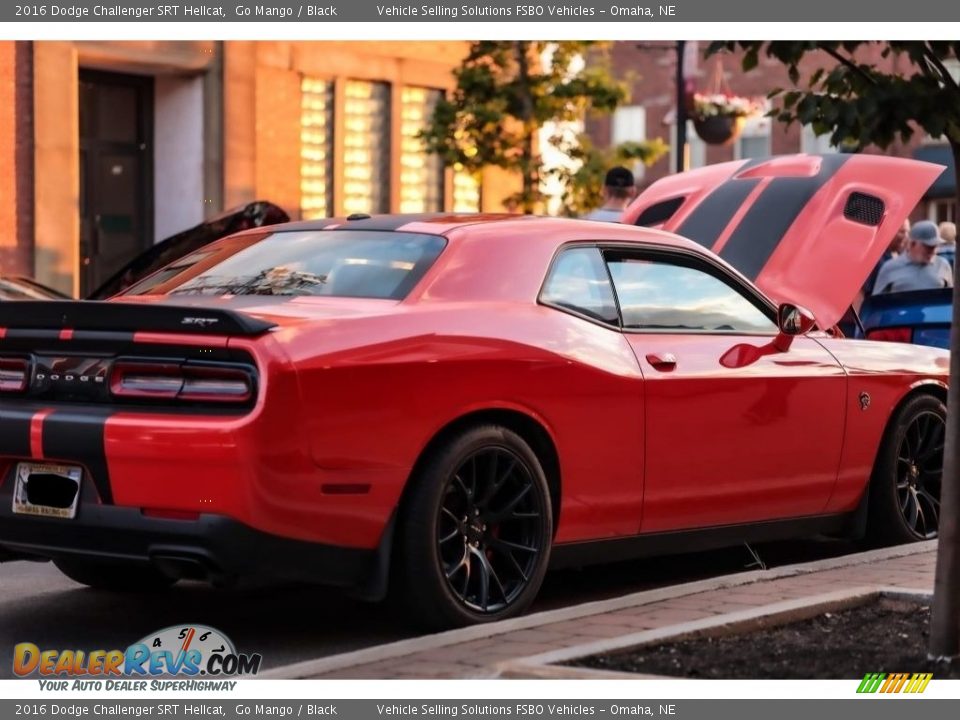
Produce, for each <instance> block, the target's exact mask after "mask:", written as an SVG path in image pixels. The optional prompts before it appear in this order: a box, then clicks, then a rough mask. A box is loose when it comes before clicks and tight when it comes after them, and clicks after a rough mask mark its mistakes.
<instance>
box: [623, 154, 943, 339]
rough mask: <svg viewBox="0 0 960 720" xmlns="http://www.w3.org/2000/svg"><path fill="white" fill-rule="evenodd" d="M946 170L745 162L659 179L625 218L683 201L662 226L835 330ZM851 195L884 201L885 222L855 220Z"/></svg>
mask: <svg viewBox="0 0 960 720" xmlns="http://www.w3.org/2000/svg"><path fill="white" fill-rule="evenodd" d="M942 171H943V168H942V167H940V166H939V165H934V164H931V163H922V162H909V163H904V162H903V161H902V160H901V159H900V158H890V157H885V156H882V155H824V156H821V155H789V156H784V157H777V158H768V159H764V160H762V161H750V160H740V161H736V162H730V163H722V164H720V165H712V166H709V167H705V168H701V169H698V170H693V171H690V172H686V173H682V174H679V175H672V176H669V177H666V178H663V179H662V180H659V181H658V182H656V183H654V184H653V185H651V186H650V187H649V188H648V189H647V190H646V191H644V192H643V193H642V194H641V195H640V197H638V198H637V199H636V200H634V201H633V203H631V205H630V207H629V208H627V210H626V212H625V213H624V216H623V218H622V222H624V223H626V224H630V225H633V224H636V223H637V221H638V219H640V218H641V216H642V215H643V213H644V211H647V210H649V209H650V208H651V207H653V206H655V205H657V204H659V203H663V202H666V201H673V200H676V201H678V202H680V201H682V202H681V204H680V205H679V207H678V208H677V209H676V210H675V211H674V212H673V214H672V215H670V217H669V218H667V219H666V220H665V221H664V222H660V223H656V226H657V227H661V228H662V229H664V230H669V231H671V232H676V233H678V234H680V235H683V236H685V237H689V238H692V239H694V240H697V241H698V242H700V243H701V244H702V245H703V246H704V247H706V248H708V249H709V250H711V251H712V252H714V253H716V254H717V255H719V256H720V257H721V258H723V259H724V260H726V261H727V262H729V263H730V264H731V265H733V266H734V267H736V268H737V269H739V270H740V271H741V272H742V273H743V274H744V275H746V276H747V277H748V278H749V279H750V280H752V281H753V282H754V283H755V284H756V285H757V287H759V288H760V289H761V290H763V291H764V293H766V294H767V295H768V296H769V297H770V298H771V299H772V300H774V301H776V302H796V303H799V304H800V305H803V306H805V307H807V308H808V309H809V310H811V311H812V312H813V314H814V316H815V317H816V318H817V321H818V322H819V324H820V326H821V327H832V326H834V325H836V324H837V322H839V320H840V318H842V317H843V315H844V313H845V312H846V311H847V308H849V307H850V302H851V299H852V298H853V297H854V296H855V295H856V292H857V290H859V288H860V286H861V285H862V284H863V281H864V279H865V278H866V277H867V275H868V274H869V273H870V270H871V269H873V267H874V265H876V263H877V261H878V260H879V259H880V256H881V255H882V254H883V252H884V250H886V248H887V246H888V245H889V240H890V239H891V238H892V237H893V235H894V234H895V233H896V231H897V229H898V228H899V227H901V226H902V225H903V221H904V219H905V218H906V217H907V216H908V215H909V214H910V212H911V211H912V210H913V208H914V207H916V205H917V203H918V202H919V201H920V199H921V198H922V197H923V194H924V193H925V192H926V191H927V188H929V187H930V185H932V184H933V182H934V181H935V180H936V178H937V177H939V175H940V173H941V172H942ZM853 193H860V194H861V195H866V196H870V197H873V198H878V199H879V200H881V201H882V203H883V205H882V207H879V208H878V212H879V216H880V221H879V224H876V225H871V224H865V223H863V222H858V221H857V220H855V219H851V218H850V217H849V215H850V214H851V213H850V212H849V209H848V207H847V204H848V201H849V199H850V197H851V194H853Z"/></svg>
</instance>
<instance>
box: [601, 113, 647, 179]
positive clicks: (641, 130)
mask: <svg viewBox="0 0 960 720" xmlns="http://www.w3.org/2000/svg"><path fill="white" fill-rule="evenodd" d="M646 139H647V109H646V108H645V107H644V106H643V105H627V106H626V107H619V108H617V109H616V110H614V111H613V117H612V118H611V120H610V142H611V144H612V145H614V146H616V145H620V144H622V143H626V142H643V141H644V140H646ZM631 170H633V176H634V178H635V179H636V180H638V181H639V180H642V179H643V176H644V173H645V172H646V167H645V166H644V164H643V163H642V162H640V161H637V162H635V163H633V167H632V168H631Z"/></svg>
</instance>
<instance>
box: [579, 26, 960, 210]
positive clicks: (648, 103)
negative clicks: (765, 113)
mask: <svg viewBox="0 0 960 720" xmlns="http://www.w3.org/2000/svg"><path fill="white" fill-rule="evenodd" d="M708 44H709V43H708V42H700V43H689V42H688V43H687V45H688V51H687V53H686V58H687V63H688V71H689V70H690V66H691V65H692V66H693V69H692V72H688V77H692V81H693V86H694V89H696V90H699V91H709V90H711V89H712V88H711V84H712V82H713V78H714V73H715V71H716V67H715V66H716V63H717V62H718V61H717V58H716V57H711V58H704V57H703V52H702V51H703V49H705V48H706V46H707V45H708ZM676 46H677V44H676V43H675V42H643V43H638V42H616V43H613V47H612V49H611V58H610V61H611V70H612V73H613V75H614V76H615V77H618V78H621V79H627V81H628V84H629V85H630V92H631V99H630V100H629V101H628V103H627V104H626V105H625V106H624V107H621V108H620V109H618V110H617V112H616V113H615V114H614V115H613V116H612V117H608V118H599V119H592V120H590V121H588V123H587V130H588V132H589V133H590V135H591V136H592V138H593V139H594V141H595V142H596V143H597V144H598V145H599V146H601V147H603V146H608V145H610V144H616V143H620V142H624V141H626V140H641V139H645V138H646V139H652V138H655V137H660V138H662V139H663V140H664V141H665V142H666V143H668V144H669V145H670V146H671V154H670V155H669V156H665V157H663V158H661V159H660V160H659V161H658V162H657V163H656V164H655V165H653V166H652V167H650V168H646V169H644V170H642V171H641V172H642V173H643V178H642V180H641V183H642V184H645V183H649V182H653V181H654V180H657V179H658V178H660V177H663V176H664V175H666V174H669V173H670V172H673V170H674V168H675V167H676V165H675V162H676V159H675V156H674V155H673V153H674V152H676V149H675V145H676V144H675V142H674V139H675V125H674V123H675V107H676V89H675V88H676V84H675V79H674V78H675V72H676V62H677V52H676ZM690 46H692V47H690ZM867 51H868V52H869V53H870V54H869V55H867V54H865V55H864V56H863V59H864V60H865V61H868V62H872V63H876V64H877V65H878V66H879V67H881V68H883V69H884V70H886V71H889V72H895V73H897V72H900V73H902V72H908V71H909V66H907V65H906V63H905V62H904V61H903V60H902V59H898V58H896V57H894V56H891V57H889V58H882V57H881V56H880V51H881V47H880V46H876V47H869V48H867ZM740 60H741V56H740V55H739V54H729V55H723V56H722V57H721V69H722V73H723V78H724V81H725V83H726V85H727V86H728V87H729V89H730V90H731V91H732V92H733V93H734V94H737V95H742V96H746V97H752V98H758V99H761V100H762V99H764V98H766V96H767V94H768V93H769V92H770V91H771V90H772V89H774V88H788V87H790V86H791V83H790V80H789V78H788V77H787V72H786V68H785V67H784V66H783V65H782V64H780V63H779V62H777V61H776V60H773V59H770V58H766V57H764V56H763V55H762V54H761V58H760V62H759V65H758V66H757V67H756V68H755V69H754V70H752V71H750V72H747V73H744V72H742V71H741V69H740V68H741V65H740ZM834 62H835V61H834V60H832V59H831V58H830V57H829V56H827V55H815V54H808V56H807V57H806V58H805V59H804V63H803V66H802V67H801V77H802V78H808V77H810V75H811V74H812V73H813V72H814V71H815V70H816V69H817V68H819V67H824V68H827V69H829V68H831V67H832V66H833V64H834ZM898 63H899V65H898ZM901 65H902V66H901ZM957 73H958V76H960V64H957ZM687 138H688V143H689V145H688V162H689V166H690V167H699V166H701V165H705V164H713V163H718V162H724V161H727V160H734V159H737V158H747V157H756V156H766V155H780V154H784V153H797V152H811V153H822V152H836V149H835V148H832V147H831V146H830V144H829V140H828V137H827V136H823V137H820V138H817V137H815V136H814V134H813V132H812V130H811V129H810V128H807V127H801V126H800V125H798V124H796V123H794V124H792V125H789V126H788V125H786V124H784V123H779V122H776V121H773V120H772V119H771V118H765V117H757V118H751V119H750V120H748V121H747V123H746V126H745V128H744V130H743V133H742V135H741V136H740V137H739V138H738V139H737V140H736V141H734V142H733V143H731V144H729V145H723V146H720V145H707V144H706V143H704V142H703V141H702V140H700V139H699V138H698V137H697V136H696V133H695V132H694V130H693V125H692V123H689V124H688V132H687ZM867 152H881V151H880V150H879V149H877V148H868V149H867ZM883 152H887V153H889V154H893V155H898V156H903V157H918V158H921V159H924V160H931V161H935V162H940V163H942V164H947V163H951V164H952V158H951V156H950V152H949V147H948V146H946V145H945V144H943V142H942V140H941V141H931V140H930V139H929V138H924V137H922V133H918V134H916V135H915V136H914V138H913V139H912V140H911V142H910V143H909V144H907V145H904V144H901V143H897V144H895V145H894V146H892V147H891V148H889V149H887V150H886V151H883ZM952 172H953V171H952V169H948V171H947V172H945V173H944V175H943V176H942V178H941V181H939V182H938V183H937V185H936V186H935V190H934V191H933V192H932V193H931V195H930V197H928V198H927V199H926V201H925V202H924V204H923V205H922V206H921V207H920V208H918V209H917V211H916V212H915V217H916V218H920V217H930V218H931V219H936V220H948V219H949V220H954V219H955V218H956V207H955V196H956V192H955V184H954V181H953V174H952Z"/></svg>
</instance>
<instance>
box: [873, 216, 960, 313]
mask: <svg viewBox="0 0 960 720" xmlns="http://www.w3.org/2000/svg"><path fill="white" fill-rule="evenodd" d="M942 244H943V240H942V239H941V238H940V232H939V230H938V229H937V226H936V224H935V223H932V222H930V221H929V220H923V221H922V222H918V223H917V224H916V225H914V226H913V227H912V228H910V240H909V243H908V245H907V249H906V251H905V252H903V253H901V254H900V255H897V256H896V257H894V258H892V259H890V260H888V261H887V262H886V263H884V265H883V267H881V268H880V272H879V273H877V281H876V283H875V284H874V286H873V294H874V295H879V294H881V293H895V292H908V291H910V290H932V289H934V288H944V287H953V268H951V267H950V263H948V262H947V261H946V260H944V259H943V258H942V257H937V248H938V247H940V245H942Z"/></svg>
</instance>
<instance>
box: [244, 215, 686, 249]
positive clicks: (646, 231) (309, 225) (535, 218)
mask: <svg viewBox="0 0 960 720" xmlns="http://www.w3.org/2000/svg"><path fill="white" fill-rule="evenodd" d="M494 226H495V227H494ZM265 229H266V230H267V232H303V231H312V230H369V231H383V232H409V233H423V234H427V235H442V236H444V237H447V238H449V239H451V240H460V239H468V238H469V239H477V238H482V237H484V236H490V235H491V232H490V231H491V230H494V231H495V234H497V235H499V234H502V233H513V232H516V233H520V234H523V235H527V236H544V234H545V236H546V238H548V239H550V240H552V242H554V243H555V244H558V245H559V244H561V243H565V242H571V241H574V240H591V239H595V240H598V241H600V240H602V241H616V242H644V243H654V244H662V245H668V246H671V247H677V248H686V249H693V250H699V251H701V252H702V251H703V248H702V247H701V246H700V245H698V244H697V243H695V242H693V241H691V240H687V239H686V238H682V237H680V236H678V235H674V234H672V233H668V232H663V231H661V230H655V229H652V228H645V227H633V226H630V225H621V224H619V223H610V222H598V221H595V220H580V219H575V218H556V217H547V216H540V215H520V214H513V213H422V214H385V215H352V216H348V217H335V218H323V219H318V220H301V221H298V222H289V223H281V224H278V225H271V226H269V228H252V229H250V230H247V231H245V233H244V234H246V233H262V232H264V230H265Z"/></svg>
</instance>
